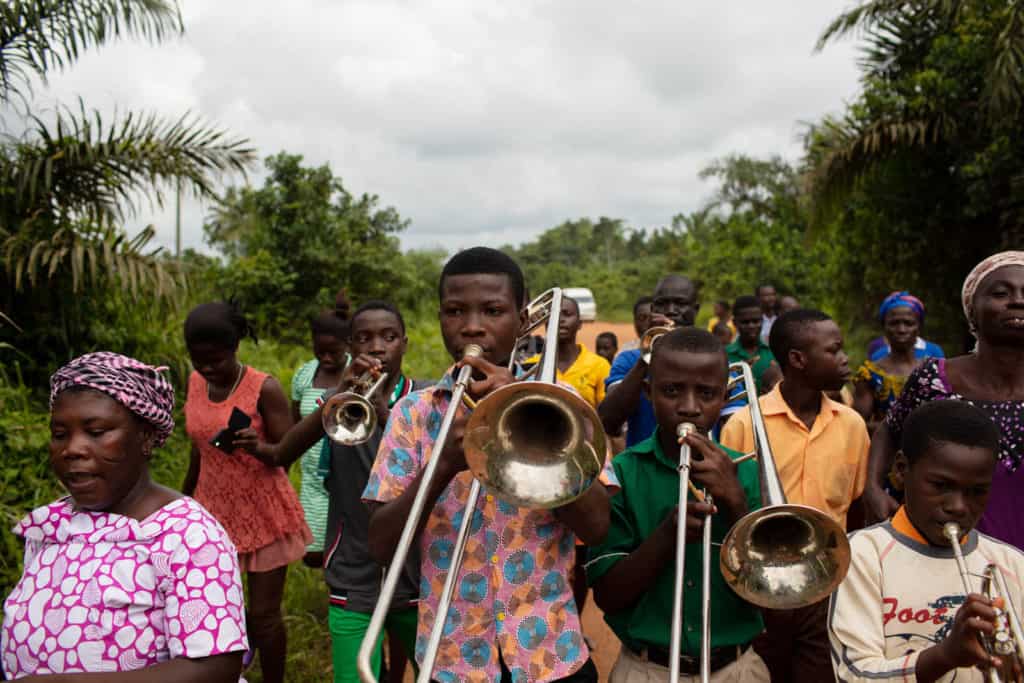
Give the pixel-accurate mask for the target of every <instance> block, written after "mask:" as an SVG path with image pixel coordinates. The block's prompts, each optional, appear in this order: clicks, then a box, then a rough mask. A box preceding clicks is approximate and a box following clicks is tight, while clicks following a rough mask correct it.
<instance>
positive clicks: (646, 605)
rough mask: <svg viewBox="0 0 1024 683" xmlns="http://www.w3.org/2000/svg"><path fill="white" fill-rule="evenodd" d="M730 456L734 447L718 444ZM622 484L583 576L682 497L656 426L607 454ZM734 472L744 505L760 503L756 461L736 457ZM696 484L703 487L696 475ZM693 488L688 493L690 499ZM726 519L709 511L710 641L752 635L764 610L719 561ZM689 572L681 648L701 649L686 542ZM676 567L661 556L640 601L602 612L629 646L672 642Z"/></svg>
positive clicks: (592, 577) (697, 595)
mask: <svg viewBox="0 0 1024 683" xmlns="http://www.w3.org/2000/svg"><path fill="white" fill-rule="evenodd" d="M723 450H724V451H725V452H726V453H728V454H729V456H730V457H732V458H734V459H735V458H737V457H739V455H740V454H739V453H737V452H736V451H732V450H729V449H727V448H723ZM612 466H613V467H614V468H615V474H616V475H618V478H619V484H620V486H621V489H620V490H619V492H618V493H616V494H615V495H614V496H612V499H611V527H610V528H609V530H608V536H607V537H606V538H605V541H604V543H602V544H601V545H599V546H594V547H591V548H589V552H588V556H589V557H590V558H592V559H591V560H590V562H589V563H588V564H587V581H588V583H590V585H594V584H595V583H597V581H598V579H600V578H601V577H602V576H604V575H605V574H606V573H608V571H609V570H610V569H611V568H612V567H613V566H615V564H616V563H617V562H619V561H620V560H622V559H623V558H625V557H626V556H628V555H629V554H630V553H631V552H633V551H634V550H636V549H637V548H639V547H640V544H641V543H643V542H644V541H645V540H646V539H647V537H648V536H650V535H651V534H652V533H653V532H654V530H655V529H657V528H658V526H660V525H661V523H662V521H664V519H665V517H667V516H668V514H669V513H670V512H671V511H672V508H673V507H674V506H675V505H676V503H677V502H678V500H679V472H678V469H677V466H678V458H676V457H675V455H674V454H673V457H671V458H669V457H666V455H665V453H664V452H663V451H662V449H661V444H660V443H659V442H658V432H657V430H655V432H654V434H653V435H652V436H651V437H650V438H649V439H647V440H646V441H641V442H640V443H638V444H636V445H634V446H632V447H631V448H627V449H626V450H625V451H623V452H622V453H619V454H618V455H617V456H615V459H614V460H613V461H612ZM736 469H737V477H738V478H739V481H740V485H741V486H742V487H743V490H744V492H745V493H746V496H747V507H748V509H750V510H755V509H757V508H759V507H760V506H761V496H760V485H759V483H758V476H757V463H756V462H755V461H753V460H747V461H746V462H741V463H740V464H739V465H737V468H736ZM694 484H696V485H697V487H698V488H699V487H700V482H697V481H695V482H694ZM693 499H694V498H693V494H692V493H691V494H690V500H693ZM730 526H731V523H730V521H729V520H727V519H726V518H725V515H724V513H721V512H720V513H719V514H717V515H715V516H714V517H712V527H711V539H712V543H713V544H714V545H712V558H711V646H712V647H721V646H725V645H741V644H744V643H748V642H750V641H751V640H752V639H753V638H754V636H756V635H757V634H758V633H760V632H761V631H762V629H763V624H762V622H761V614H760V612H759V611H758V609H757V608H756V607H754V606H753V605H751V604H750V603H747V602H744V601H743V600H742V599H741V598H740V597H739V596H738V595H736V593H734V592H733V591H732V589H731V588H729V586H728V585H726V583H725V579H724V578H722V572H721V571H720V570H719V568H718V554H719V545H718V544H721V542H722V540H723V539H724V538H725V535H726V533H727V532H728V531H729V527H730ZM685 569H686V573H685V577H684V583H683V644H682V651H683V653H684V654H689V655H691V656H694V657H696V656H699V655H700V630H701V590H702V587H701V544H700V542H697V543H689V544H687V546H686V568H685ZM674 576H675V567H674V566H673V564H672V563H671V562H670V563H668V564H666V565H665V566H664V567H663V568H662V570H661V573H660V574H658V578H657V579H656V581H655V583H654V585H653V586H651V588H650V589H649V590H648V591H647V592H646V593H644V594H643V595H642V596H641V597H640V599H639V600H637V602H636V603H635V604H634V605H633V606H631V607H629V608H626V609H623V610H619V611H618V612H612V613H605V615H604V619H605V621H606V622H608V625H609V626H610V627H611V629H612V631H614V632H615V635H617V636H618V637H619V639H620V640H621V641H622V642H623V643H625V644H626V645H628V646H629V647H632V648H634V649H639V648H642V647H645V646H651V647H658V648H662V649H665V650H667V649H668V648H669V634H670V626H671V623H672V592H673V590H672V581H673V577H674Z"/></svg>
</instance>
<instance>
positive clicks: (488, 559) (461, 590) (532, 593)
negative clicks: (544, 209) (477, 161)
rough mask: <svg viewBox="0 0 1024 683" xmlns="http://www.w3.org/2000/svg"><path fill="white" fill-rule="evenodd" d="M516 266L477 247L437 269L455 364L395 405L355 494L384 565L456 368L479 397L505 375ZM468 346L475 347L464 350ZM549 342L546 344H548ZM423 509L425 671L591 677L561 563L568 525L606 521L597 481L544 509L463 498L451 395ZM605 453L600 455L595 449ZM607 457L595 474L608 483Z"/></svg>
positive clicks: (512, 677)
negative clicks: (445, 602) (432, 638)
mask: <svg viewBox="0 0 1024 683" xmlns="http://www.w3.org/2000/svg"><path fill="white" fill-rule="evenodd" d="M524 289H525V288H524V285H523V275H522V271H521V270H520V269H519V266H518V265H517V264H516V263H515V261H513V260H512V259H511V258H510V257H508V256H507V255H505V254H503V253H501V252H499V251H496V250H494V249H487V248H483V247H477V248H474V249H469V250H466V251H463V252H459V253H458V254H456V255H455V256H453V257H452V259H451V260H450V261H448V263H447V264H445V267H444V270H443V271H442V274H441V281H440V283H439V290H440V291H439V294H440V299H441V306H440V311H439V314H438V317H439V319H440V324H441V335H442V336H443V337H444V342H445V346H446V348H447V349H448V351H449V353H451V355H452V358H453V359H455V360H456V361H460V362H458V363H457V365H456V366H455V367H453V369H452V370H451V371H450V372H448V373H447V374H446V375H445V377H444V378H443V379H442V380H441V382H439V383H438V384H437V386H435V387H433V388H432V389H427V390H424V391H421V392H414V393H413V394H410V395H409V396H407V397H405V398H404V399H402V400H401V401H400V402H399V403H398V404H397V405H396V406H395V408H394V409H393V410H392V412H391V419H390V421H389V422H388V425H387V428H386V430H385V436H384V439H383V441H382V443H381V447H380V451H379V452H378V454H377V460H376V462H375V463H374V467H373V471H372V473H371V475H370V480H369V483H368V484H367V486H366V490H365V491H364V492H363V499H364V500H365V501H366V502H367V503H368V504H369V505H370V506H371V509H372V516H371V519H370V536H369V538H370V552H371V553H372V554H373V555H374V557H375V558H376V559H377V560H378V561H379V562H381V563H384V564H387V563H390V561H391V558H392V557H393V556H394V554H395V550H396V548H397V547H398V546H399V538H400V536H401V534H402V531H403V529H404V527H405V525H406V523H407V521H408V519H409V517H410V512H411V510H412V507H413V501H414V499H415V497H416V495H417V493H418V491H419V489H420V487H421V486H422V485H423V483H424V481H426V479H425V478H424V476H423V473H424V470H425V467H426V465H427V460H428V458H429V457H430V455H431V452H432V450H433V448H434V445H435V442H436V441H437V440H438V438H439V432H440V428H441V424H442V421H443V419H444V417H445V415H446V413H447V412H448V410H449V404H450V402H451V398H452V395H453V388H454V386H455V382H454V377H455V375H456V373H457V372H458V370H459V366H465V365H468V366H470V367H472V368H473V370H474V374H473V380H474V381H472V382H470V383H469V385H468V393H469V395H470V396H471V397H472V398H474V399H480V398H482V397H483V396H485V395H487V394H488V393H490V392H491V391H494V390H496V389H498V388H499V387H502V386H505V385H507V384H509V383H511V382H513V381H514V378H513V375H512V373H511V372H510V371H508V370H507V369H506V367H507V365H508V361H509V359H510V358H511V356H512V353H513V352H514V350H515V345H516V338H517V336H518V333H519V331H520V329H521V328H522V327H523V325H524V324H525V322H526V314H525V310H524V298H525V295H524ZM470 344H475V345H477V346H479V347H481V348H482V349H483V355H482V356H481V357H478V358H465V359H464V352H465V350H466V348H467V347H468V346H469V345H470ZM552 346H553V345H552ZM454 410H456V412H455V415H456V419H455V421H454V423H453V424H452V427H451V430H450V431H449V433H448V437H447V440H446V442H445V445H444V450H443V452H442V453H441V455H440V457H439V459H438V461H437V464H436V465H435V467H436V469H435V470H434V472H435V476H434V477H433V479H432V480H431V481H430V482H429V487H428V489H427V493H426V495H427V507H426V509H425V514H424V515H423V518H422V519H420V520H419V526H418V528H417V541H418V543H417V545H418V548H419V551H420V558H421V564H420V568H421V575H422V579H421V582H420V602H419V610H420V611H419V632H418V635H417V638H416V659H417V660H418V661H420V662H422V661H423V659H424V655H425V652H426V647H427V640H428V637H429V634H430V631H431V629H432V627H433V626H434V622H435V621H436V620H437V619H438V618H439V616H446V621H445V629H444V634H443V636H442V639H441V642H440V648H439V649H438V652H437V659H436V666H435V667H434V671H433V672H432V678H433V679H435V680H439V681H445V682H446V683H447V682H448V681H452V682H456V681H458V682H463V681H480V682H483V681H498V680H502V681H504V680H508V681H520V680H530V681H587V682H589V681H594V682H596V681H597V670H596V668H595V667H594V664H593V662H592V661H591V660H590V653H589V651H588V650H587V646H586V644H585V643H584V641H583V636H582V634H581V632H580V624H579V615H578V611H577V609H576V606H575V603H574V602H573V598H572V592H571V590H570V587H569V580H568V579H569V573H570V572H571V570H572V565H573V561H574V559H575V541H576V538H577V537H579V538H580V539H581V540H582V541H583V542H584V543H586V544H588V545H592V544H594V543H599V542H600V541H602V540H603V539H604V536H605V534H606V533H607V529H608V493H607V491H606V489H605V487H604V485H603V484H602V483H600V482H595V483H594V485H593V486H591V487H590V488H589V489H587V491H586V492H585V493H584V494H583V495H582V496H581V497H579V498H577V499H576V500H574V501H573V502H571V503H568V504H566V505H563V506H561V507H558V508H555V509H554V510H528V509H525V508H520V507H517V506H515V505H510V504H508V503H505V502H501V501H498V500H496V499H495V497H494V496H492V495H490V494H488V495H486V496H481V498H480V500H479V503H478V505H477V507H476V509H475V510H471V511H467V510H465V507H466V504H465V501H466V498H467V496H468V494H469V491H470V489H471V485H472V482H473V476H472V474H471V473H470V472H468V471H467V469H466V460H465V454H464V452H463V447H462V437H463V433H464V432H465V428H466V424H467V418H468V414H469V411H468V410H467V409H466V408H465V407H464V406H454ZM601 455H603V453H602V454H601ZM610 474H611V472H610V468H607V467H606V469H605V471H604V473H603V474H602V476H601V479H602V480H603V481H604V482H606V483H611V481H612V479H611V476H610ZM465 515H472V517H471V520H472V525H471V528H470V535H469V538H468V541H467V543H466V552H465V554H464V559H463V562H462V568H461V571H460V572H459V576H458V580H457V582H456V584H455V592H454V596H453V600H452V604H451V608H450V609H449V610H448V612H447V615H438V614H437V608H438V603H439V600H440V593H441V592H442V587H443V585H444V582H445V579H446V578H447V574H448V571H449V569H450V567H452V566H453V563H454V559H453V557H452V550H453V547H454V545H455V540H456V533H457V529H458V527H459V525H460V524H461V521H462V520H463V519H464V518H465Z"/></svg>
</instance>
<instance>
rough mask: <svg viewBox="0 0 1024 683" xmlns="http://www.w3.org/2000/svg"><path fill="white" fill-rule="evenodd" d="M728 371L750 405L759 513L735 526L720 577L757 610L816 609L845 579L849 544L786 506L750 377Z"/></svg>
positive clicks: (810, 511) (839, 532)
mask: <svg viewBox="0 0 1024 683" xmlns="http://www.w3.org/2000/svg"><path fill="white" fill-rule="evenodd" d="M729 369H730V370H734V369H738V370H740V372H741V376H740V377H738V378H736V380H733V381H730V383H729V384H730V388H731V387H733V386H735V384H737V383H738V382H742V383H743V387H744V392H743V393H745V394H746V396H747V399H748V403H749V405H750V422H751V427H752V428H753V431H754V454H753V457H756V459H757V463H758V474H759V478H760V483H761V502H762V507H761V509H759V510H755V511H754V512H751V513H749V514H747V515H746V516H744V517H743V518H742V519H740V520H739V521H738V522H736V524H734V525H733V527H732V528H731V529H730V530H729V533H728V534H727V535H726V537H725V541H723V543H722V550H721V558H720V563H719V564H720V567H721V570H722V576H723V577H724V578H725V581H726V583H727V584H729V586H730V587H731V588H732V589H733V590H734V591H735V592H736V593H737V594H738V595H739V596H740V597H741V598H743V599H744V600H746V601H747V602H750V603H753V604H755V605H758V606H759V607H767V608H770V609H793V608H796V607H804V606H806V605H811V604H814V603H816V602H818V601H820V600H823V599H825V598H827V597H828V596H829V594H831V593H832V591H833V590H835V588H836V586H838V585H839V583H840V582H842V580H843V577H845V576H846V571H847V570H848V569H849V567H850V543H849V541H848V540H847V538H846V532H845V531H843V528H842V527H841V526H839V524H837V523H836V522H835V521H834V520H833V519H832V518H831V517H829V516H828V515H826V514H825V513H824V512H822V511H820V510H817V509H815V508H812V507H809V506H806V505H794V504H790V503H787V502H786V494H785V492H784V491H783V489H782V483H781V482H780V481H779V473H778V470H777V469H776V466H775V458H774V457H773V456H772V450H771V445H770V444H769V443H768V433H767V430H766V429H765V424H764V416H763V415H762V414H761V406H760V404H759V403H758V400H757V391H756V389H755V384H754V374H753V372H752V371H751V369H750V366H749V365H747V364H746V363H743V362H740V363H733V364H731V365H730V366H729ZM733 398H735V397H733ZM745 458H746V456H744V458H743V459H745Z"/></svg>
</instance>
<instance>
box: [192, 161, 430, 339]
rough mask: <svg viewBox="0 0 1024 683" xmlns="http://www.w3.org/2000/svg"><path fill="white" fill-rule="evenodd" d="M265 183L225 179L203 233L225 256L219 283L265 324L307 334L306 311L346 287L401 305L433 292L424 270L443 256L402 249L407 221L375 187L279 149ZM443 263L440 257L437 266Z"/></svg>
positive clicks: (361, 296) (284, 332) (357, 295)
mask: <svg viewBox="0 0 1024 683" xmlns="http://www.w3.org/2000/svg"><path fill="white" fill-rule="evenodd" d="M266 166H267V170H268V171H269V175H268V177H267V179H266V181H265V182H264V184H263V187H261V188H258V189H254V188H250V187H242V188H230V189H229V190H228V191H227V192H226V193H225V194H224V196H223V197H222V198H221V199H220V201H219V202H218V205H217V207H216V208H215V210H214V211H213V213H212V215H211V217H210V219H209V220H208V222H207V223H206V226H205V228H204V229H205V232H206V238H207V242H208V243H209V244H210V245H211V246H213V247H215V248H217V249H218V250H220V251H221V253H223V254H224V255H225V257H226V262H225V265H224V268H223V269H222V270H221V272H220V274H219V280H218V283H219V284H218V290H219V291H220V292H221V293H222V296H223V295H229V296H234V297H235V298H237V299H238V300H239V301H240V302H241V303H242V304H243V305H244V306H245V308H246V310H247V311H249V312H250V313H251V314H252V315H253V316H254V317H255V319H256V322H257V323H258V324H259V325H260V328H261V330H262V331H263V332H265V333H270V334H274V335H277V336H281V337H284V338H288V339H295V340H299V339H305V337H306V328H305V326H302V327H300V328H297V327H296V325H295V322H296V320H297V319H299V320H302V319H308V318H310V317H312V316H313V315H315V314H316V313H317V312H318V311H319V310H320V309H322V308H324V307H325V306H330V305H333V301H334V295H335V293H336V292H337V291H338V290H339V289H341V288H345V289H346V290H347V292H348V294H349V296H350V298H352V299H353V300H354V301H355V302H356V303H357V304H358V302H360V301H364V300H366V299H369V298H387V299H391V300H394V301H396V302H397V303H399V304H400V305H402V306H403V307H406V308H417V307H419V306H420V305H422V303H423V302H424V301H433V299H434V297H433V294H432V292H433V290H432V287H433V283H434V282H436V279H431V280H430V281H423V280H422V279H420V278H421V276H423V275H424V274H425V273H426V272H430V271H431V264H433V265H437V262H438V261H439V260H440V259H439V257H438V256H437V255H436V254H434V255H430V254H418V255H417V256H416V260H415V267H414V268H409V267H407V266H408V265H409V262H408V261H407V260H406V259H405V258H404V257H403V255H402V253H401V251H400V249H399V244H398V237H397V235H398V233H400V232H401V231H402V230H404V229H405V228H406V226H407V225H408V222H407V221H406V220H405V219H403V218H402V217H401V216H400V215H399V214H398V212H397V211H396V210H395V209H393V208H391V207H386V208H380V207H379V206H378V203H379V200H378V198H377V197H376V196H373V195H368V194H363V195H361V196H358V197H357V196H355V195H353V194H352V193H350V192H349V191H348V190H346V189H345V187H344V185H343V184H342V182H341V179H340V178H337V177H335V176H334V174H333V173H332V172H331V169H330V168H329V167H328V166H327V165H326V164H325V165H323V166H319V167H316V168H312V167H307V166H303V165H302V157H301V156H298V155H292V154H286V153H283V152H282V153H280V154H277V155H275V156H272V157H270V158H268V159H267V160H266ZM437 267H439V265H438V266H437Z"/></svg>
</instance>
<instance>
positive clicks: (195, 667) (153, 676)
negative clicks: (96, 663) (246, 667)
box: [18, 652, 242, 683]
mask: <svg viewBox="0 0 1024 683" xmlns="http://www.w3.org/2000/svg"><path fill="white" fill-rule="evenodd" d="M241 673H242V653H241V652H229V653H227V654H222V655H211V656H209V657H199V658H196V659H189V658H187V657H175V658H174V659H171V660H169V661H166V662H161V663H160V664H154V665H153V666H147V667H146V668H144V669H136V670H134V671H119V672H104V673H79V674H51V675H38V676H29V677H27V678H19V679H18V680H19V681H22V683H238V677H239V675H241Z"/></svg>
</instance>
